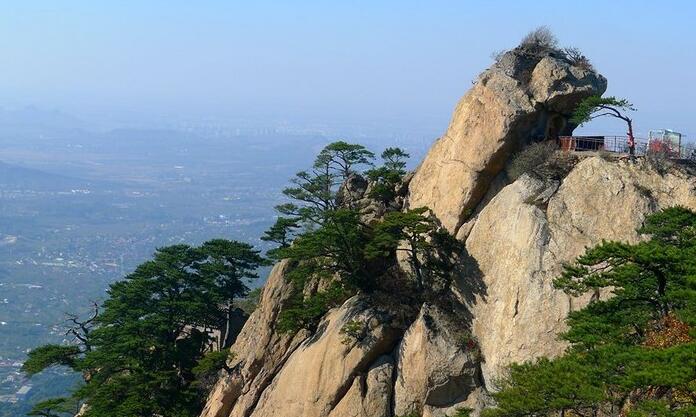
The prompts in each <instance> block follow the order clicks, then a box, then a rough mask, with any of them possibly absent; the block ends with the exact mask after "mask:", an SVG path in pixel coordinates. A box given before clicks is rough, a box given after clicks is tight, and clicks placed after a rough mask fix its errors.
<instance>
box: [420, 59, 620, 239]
mask: <svg viewBox="0 0 696 417" xmlns="http://www.w3.org/2000/svg"><path fill="white" fill-rule="evenodd" d="M606 87H607V82H606V79H605V78H604V77H602V76H601V75H599V74H597V73H596V72H594V71H593V70H592V69H589V68H586V67H579V66H574V65H572V64H571V63H570V62H569V61H568V60H567V59H565V58H564V57H563V56H561V55H559V54H553V53H549V54H546V55H538V54H533V55H530V54H528V53H527V52H525V51H524V50H523V49H521V48H517V49H514V50H512V51H509V52H507V53H505V54H504V55H503V56H502V57H501V58H500V59H499V60H498V62H497V63H496V64H495V65H493V66H492V67H491V68H490V69H488V70H487V71H485V72H483V73H482V74H481V75H480V76H479V78H478V80H477V81H476V83H475V84H474V86H473V87H472V89H471V90H469V92H468V93H467V94H466V95H465V96H464V97H463V98H462V99H461V100H460V101H459V103H458V104H457V107H456V109H455V110H454V115H453V116H452V121H451V122H450V125H449V128H448V129H447V131H446V132H445V134H444V135H443V136H442V137H441V138H440V139H438V140H437V142H435V144H434V145H433V146H432V148H431V149H430V151H429V152H428V154H427V156H426V157H425V160H424V161H423V163H422V164H421V166H420V167H419V168H418V170H417V171H416V174H415V176H414V177H413V180H411V183H410V195H409V206H410V207H412V208H416V207H423V206H427V207H430V208H431V209H432V210H433V212H434V214H435V215H436V216H437V217H438V218H439V219H440V221H441V222H442V224H443V225H444V226H445V227H446V228H447V229H448V230H449V231H450V232H452V233H453V234H456V232H457V230H458V229H459V227H460V226H461V225H462V223H463V222H464V221H465V220H466V218H467V217H468V216H469V215H470V214H471V213H472V212H473V210H474V209H475V208H476V205H477V204H478V203H479V201H480V200H481V199H482V198H483V196H484V195H485V194H486V191H487V190H488V188H489V185H490V184H491V182H492V181H493V180H494V179H495V178H496V176H497V175H498V174H499V173H500V172H501V171H502V170H503V169H504V167H505V164H506V163H507V161H508V159H509V157H510V155H511V154H512V153H514V152H516V151H518V150H519V149H521V148H522V147H524V146H525V145H526V144H529V143H530V142H531V141H533V140H536V139H539V138H554V137H557V136H558V135H565V134H570V133H571V132H572V130H573V128H574V127H575V126H573V125H571V124H570V123H568V119H569V117H570V115H571V114H572V112H573V110H574V108H575V106H576V105H577V104H578V103H579V102H580V101H581V100H582V99H583V98H585V97H588V96H590V95H593V94H602V93H603V92H604V91H605V90H606Z"/></svg>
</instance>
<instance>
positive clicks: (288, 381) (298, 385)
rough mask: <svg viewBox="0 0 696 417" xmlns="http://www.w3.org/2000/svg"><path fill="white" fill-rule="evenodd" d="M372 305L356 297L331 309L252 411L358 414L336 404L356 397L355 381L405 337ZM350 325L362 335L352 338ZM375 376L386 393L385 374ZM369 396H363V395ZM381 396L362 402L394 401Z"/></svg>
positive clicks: (314, 416) (273, 415)
mask: <svg viewBox="0 0 696 417" xmlns="http://www.w3.org/2000/svg"><path fill="white" fill-rule="evenodd" d="M371 304H372V303H370V302H369V299H366V298H362V297H360V296H355V297H353V298H352V299H350V300H348V301H347V302H346V303H344V304H343V306H341V307H340V308H337V309H334V310H332V311H331V312H329V313H328V314H327V315H326V317H325V318H324V320H323V321H322V322H321V323H320V324H319V327H318V329H317V331H316V333H315V334H314V335H313V336H312V337H311V338H309V339H307V340H305V341H304V342H303V343H302V344H301V345H300V346H299V347H298V348H297V349H296V350H295V351H294V352H293V353H292V355H291V356H290V357H289V358H288V360H287V362H286V363H285V364H284V366H283V368H282V369H281V370H280V371H279V372H278V374H277V375H276V376H275V378H274V379H273V382H272V383H271V384H270V385H269V386H268V388H266V389H265V390H264V392H263V394H262V395H261V397H260V398H259V401H258V404H257V405H256V407H255V408H254V411H253V412H252V413H251V414H250V415H251V416H252V417H291V416H297V417H300V416H302V417H325V416H328V415H329V414H330V413H332V411H333V414H332V415H333V416H335V417H349V416H352V415H355V414H353V410H352V409H347V407H345V406H342V408H346V411H345V412H340V409H339V410H336V407H337V405H339V404H340V403H341V400H342V399H344V398H345V396H346V393H350V394H351V395H356V394H355V393H352V392H351V387H352V386H353V385H354V384H355V383H356V382H355V380H356V379H360V378H363V376H362V375H363V374H368V376H369V374H370V370H371V368H372V369H374V368H375V367H372V365H373V364H374V363H375V361H376V360H378V358H380V357H381V356H382V355H384V354H385V353H389V352H391V351H392V349H393V348H394V344H395V343H396V341H397V340H398V336H399V335H400V333H399V332H398V330H396V329H394V328H393V327H391V322H392V317H391V316H390V315H389V314H388V313H385V312H383V311H380V310H379V309H376V308H375V307H373V306H372V305H371ZM351 324H352V325H353V326H358V327H361V329H360V330H359V331H356V332H355V333H356V335H358V337H357V338H351V337H350V334H351V333H350V332H348V333H346V331H345V330H344V329H345V328H346V326H350V325H351ZM377 367H379V365H377ZM383 371H384V370H381V371H379V372H378V373H382V372H383ZM390 378H391V376H390ZM373 379H374V381H375V382H374V383H373V384H372V386H373V388H374V390H377V393H379V392H383V391H384V387H383V385H384V383H383V381H384V379H385V378H384V377H383V376H380V375H375V374H374V372H373ZM380 381H382V382H380ZM358 384H360V382H358ZM372 394H373V395H374V391H373V393H372ZM366 396H367V395H364V396H363V395H361V398H365V397H366ZM380 398H382V396H381V395H377V398H372V399H364V400H363V401H361V403H367V404H369V407H368V408H371V409H375V410H383V409H384V408H385V407H387V405H388V404H389V401H390V399H389V398H385V399H384V402H383V403H381V402H380ZM346 401H350V400H346ZM353 402H357V399H355V400H353ZM232 415H235V414H232Z"/></svg>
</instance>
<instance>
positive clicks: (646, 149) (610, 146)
mask: <svg viewBox="0 0 696 417" xmlns="http://www.w3.org/2000/svg"><path fill="white" fill-rule="evenodd" d="M558 143H559V146H560V148H561V150H563V151H566V152H569V151H595V152H596V151H606V152H611V153H619V154H629V151H630V149H629V146H628V137H627V136H561V137H559V138H558ZM650 153H656V154H658V153H659V154H662V155H665V156H667V157H669V158H671V159H689V160H696V147H695V146H694V145H680V146H676V145H674V144H671V143H668V142H662V141H652V142H649V141H648V140H647V139H639V138H636V139H635V155H636V156H645V155H647V154H650Z"/></svg>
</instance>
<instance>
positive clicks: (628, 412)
mask: <svg viewBox="0 0 696 417" xmlns="http://www.w3.org/2000/svg"><path fill="white" fill-rule="evenodd" d="M639 233H641V234H642V235H644V236H645V237H646V240H643V241H641V242H640V243H637V244H627V243H619V242H603V243H602V244H600V245H598V246H596V247H594V248H591V249H589V250H588V251H587V252H586V253H585V254H584V255H583V256H581V257H580V258H578V260H577V262H576V263H575V264H573V265H569V266H567V267H566V268H565V272H564V273H563V275H562V276H561V277H559V278H558V279H556V280H555V282H554V284H555V286H556V287H557V288H560V289H563V290H564V291H565V292H567V293H568V294H570V295H574V296H577V295H581V294H585V293H588V292H590V293H594V294H596V295H597V297H595V300H594V301H593V302H591V303H590V304H589V305H588V306H587V307H585V308H584V309H581V310H579V311H575V312H572V313H570V315H569V317H568V325H569V329H568V331H567V332H565V333H564V334H563V335H562V337H563V339H565V340H567V341H568V342H569V343H570V348H569V349H568V350H567V352H566V353H565V354H564V355H563V356H561V357H559V358H556V359H546V358H542V359H539V360H537V361H533V362H527V363H523V364H517V365H513V366H512V367H511V368H510V369H509V373H508V375H507V376H506V377H505V378H503V379H502V380H501V381H499V385H500V386H499V388H500V391H499V392H497V393H496V394H494V397H495V399H496V401H497V403H498V407H497V408H494V409H491V410H486V411H485V413H484V415H485V416H486V417H532V416H550V415H556V416H567V417H570V416H580V417H590V416H592V417H595V416H631V417H648V416H654V417H668V416H669V417H687V416H694V415H696V327H695V326H696V213H694V212H693V211H690V210H688V209H686V208H682V207H673V208H668V209H665V210H662V211H660V212H658V213H656V214H653V215H650V216H648V217H647V218H646V221H645V225H644V226H643V227H642V228H641V229H640V230H639ZM601 292H604V293H606V292H610V293H611V297H608V298H607V297H599V294H600V293H601Z"/></svg>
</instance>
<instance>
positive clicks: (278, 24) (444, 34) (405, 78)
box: [0, 0, 696, 138]
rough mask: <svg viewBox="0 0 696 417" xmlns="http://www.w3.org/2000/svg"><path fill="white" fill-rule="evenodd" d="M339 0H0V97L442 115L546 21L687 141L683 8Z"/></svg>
mask: <svg viewBox="0 0 696 417" xmlns="http://www.w3.org/2000/svg"><path fill="white" fill-rule="evenodd" d="M338 3H339V2H338V1H331V2H330V1H299V0H295V1H290V0H288V1H282V2H281V1H276V2H269V1H258V0H255V1H205V0H200V1H191V0H188V1H176V0H167V1H154V0H148V1H144V0H137V1H116V0H112V1H95V0H89V1H68V0H63V1H55V0H52V1H29V0H14V1H3V2H2V3H1V5H0V51H1V52H2V65H1V66H0V106H22V105H28V104H33V105H37V106H41V107H48V108H59V109H63V110H65V111H68V112H70V113H73V114H76V115H78V116H80V115H81V114H82V115H89V114H94V113H112V112H114V113H118V112H121V113H123V112H130V113H132V114H137V115H141V116H148V115H153V116H154V115H165V116H167V117H172V118H176V117H185V118H206V117H216V118H228V117H234V118H245V117H250V118H257V119H263V118H268V119H269V120H271V119H274V118H284V119H288V120H291V121H295V122H298V123H301V122H302V121H303V120H315V121H316V120H326V121H335V120H344V121H350V122H357V123H380V122H383V121H384V122H387V121H392V122H393V121H401V122H403V123H405V124H406V125H412V126H418V125H422V124H429V123H437V124H446V122H447V120H448V118H449V115H450V113H451V110H452V108H453V106H454V104H455V103H456V100H457V99H458V98H459V97H460V96H461V95H462V94H463V93H464V92H465V91H466V90H467V89H468V88H469V87H470V85H471V81H472V80H473V79H474V78H475V77H476V75H477V74H478V73H479V72H480V71H481V70H483V69H484V68H485V67H487V66H488V65H489V64H490V62H491V58H490V56H491V52H493V51H496V50H500V49H504V48H510V47H513V46H514V45H515V44H516V43H517V42H518V40H519V39H520V38H521V37H522V36H523V35H524V34H525V33H526V32H528V31H529V30H530V29H532V28H534V27H536V26H539V25H548V26H549V27H551V28H552V29H553V30H554V32H555V33H556V34H557V35H558V38H559V39H560V41H561V43H562V44H564V45H572V46H577V47H579V48H581V49H582V50H583V51H584V52H585V53H586V54H587V55H588V56H589V57H590V58H591V60H592V61H593V62H594V64H595V66H596V67H597V68H598V69H599V70H600V72H602V73H603V74H604V75H605V76H606V77H607V78H608V79H609V91H608V93H609V94H613V95H618V96H624V97H628V98H630V99H631V100H632V101H633V102H634V103H635V105H636V107H637V108H638V109H639V113H637V114H636V116H635V118H636V122H637V125H638V129H639V131H640V130H643V131H644V130H647V129H648V128H651V127H671V128H674V129H680V130H682V131H684V132H686V133H688V134H689V135H690V136H691V137H692V138H693V137H694V136H696V117H695V116H696V114H695V113H694V105H695V103H696V2H693V1H687V0H683V1H668V0H662V1H637V0H633V1H606V0H605V1H585V0H578V1H558V0H553V1H539V0H534V1H532V0H528V1H465V0H459V1H436V0H430V1H408V0H399V1H376V0H371V1H343V2H340V3H341V4H338ZM444 127H445V126H442V129H444ZM617 128H618V130H619V131H621V130H623V127H622V126H620V125H619V126H617Z"/></svg>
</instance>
